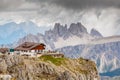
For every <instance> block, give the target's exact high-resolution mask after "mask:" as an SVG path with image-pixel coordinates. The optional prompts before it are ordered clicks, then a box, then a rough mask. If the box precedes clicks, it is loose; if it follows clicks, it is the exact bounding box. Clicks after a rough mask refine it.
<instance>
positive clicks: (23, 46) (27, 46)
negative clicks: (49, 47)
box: [15, 42, 45, 50]
mask: <svg viewBox="0 0 120 80" xmlns="http://www.w3.org/2000/svg"><path fill="white" fill-rule="evenodd" d="M38 45H42V46H43V47H44V46H45V45H44V44H43V43H34V42H24V43H23V44H21V45H19V46H18V47H16V48H15V50H31V49H33V48H34V47H36V46H38Z"/></svg>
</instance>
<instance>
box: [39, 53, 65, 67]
mask: <svg viewBox="0 0 120 80" xmlns="http://www.w3.org/2000/svg"><path fill="white" fill-rule="evenodd" d="M40 60H42V61H50V62H52V63H53V64H55V65H57V66H60V65H61V64H63V63H64V62H65V58H54V57H52V56H49V55H44V56H41V57H40Z"/></svg>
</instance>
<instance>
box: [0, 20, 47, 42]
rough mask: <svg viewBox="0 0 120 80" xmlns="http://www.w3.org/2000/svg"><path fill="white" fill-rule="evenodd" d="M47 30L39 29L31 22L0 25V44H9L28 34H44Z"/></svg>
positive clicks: (44, 28)
mask: <svg viewBox="0 0 120 80" xmlns="http://www.w3.org/2000/svg"><path fill="white" fill-rule="evenodd" d="M48 29H49V28H47V27H39V26H37V25H36V24H35V23H33V22H31V21H28V22H22V23H20V24H16V23H15V22H10V23H7V24H4V25H0V44H10V43H13V42H16V41H18V40H19V39H20V38H22V37H24V36H26V35H28V34H37V33H44V31H45V30H48Z"/></svg>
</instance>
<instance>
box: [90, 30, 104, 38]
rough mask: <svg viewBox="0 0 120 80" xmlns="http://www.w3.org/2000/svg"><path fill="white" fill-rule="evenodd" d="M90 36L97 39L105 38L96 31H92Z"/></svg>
mask: <svg viewBox="0 0 120 80" xmlns="http://www.w3.org/2000/svg"><path fill="white" fill-rule="evenodd" d="M90 35H91V36H93V37H95V38H101V37H103V36H102V35H101V34H100V33H99V32H98V31H97V30H96V29H92V30H91V32H90Z"/></svg>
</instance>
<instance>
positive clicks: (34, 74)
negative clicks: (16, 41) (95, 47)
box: [0, 55, 99, 80]
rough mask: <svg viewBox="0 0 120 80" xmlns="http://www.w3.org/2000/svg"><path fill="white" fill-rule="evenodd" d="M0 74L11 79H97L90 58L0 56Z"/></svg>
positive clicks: (94, 67) (95, 69)
mask: <svg viewBox="0 0 120 80" xmlns="http://www.w3.org/2000/svg"><path fill="white" fill-rule="evenodd" d="M46 57H47V58H46ZM0 75H9V76H11V77H12V80H99V75H98V72H97V68H96V65H95V63H94V62H92V61H90V60H85V59H82V58H79V59H67V58H51V57H49V56H44V57H40V58H30V57H25V56H18V55H3V56H0Z"/></svg>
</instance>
